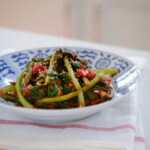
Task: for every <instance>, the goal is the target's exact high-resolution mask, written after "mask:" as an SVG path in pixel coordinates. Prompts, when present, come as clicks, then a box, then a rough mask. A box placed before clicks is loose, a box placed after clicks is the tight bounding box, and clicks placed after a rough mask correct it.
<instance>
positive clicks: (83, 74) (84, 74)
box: [77, 69, 89, 77]
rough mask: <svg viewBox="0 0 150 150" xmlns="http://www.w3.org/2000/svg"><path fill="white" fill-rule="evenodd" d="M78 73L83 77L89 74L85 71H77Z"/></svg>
mask: <svg viewBox="0 0 150 150" xmlns="http://www.w3.org/2000/svg"><path fill="white" fill-rule="evenodd" d="M77 73H78V74H79V75H80V76H82V77H86V76H87V74H88V73H89V72H88V70H85V69H77Z"/></svg>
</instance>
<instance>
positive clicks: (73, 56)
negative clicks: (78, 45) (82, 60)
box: [71, 52, 76, 60]
mask: <svg viewBox="0 0 150 150" xmlns="http://www.w3.org/2000/svg"><path fill="white" fill-rule="evenodd" d="M71 53H72V58H73V59H74V60H75V59H76V55H75V54H74V52H71Z"/></svg>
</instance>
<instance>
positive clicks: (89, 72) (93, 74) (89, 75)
mask: <svg viewBox="0 0 150 150" xmlns="http://www.w3.org/2000/svg"><path fill="white" fill-rule="evenodd" d="M95 76H96V73H95V72H93V71H91V70H88V74H87V76H86V77H87V78H88V79H93V78H95Z"/></svg>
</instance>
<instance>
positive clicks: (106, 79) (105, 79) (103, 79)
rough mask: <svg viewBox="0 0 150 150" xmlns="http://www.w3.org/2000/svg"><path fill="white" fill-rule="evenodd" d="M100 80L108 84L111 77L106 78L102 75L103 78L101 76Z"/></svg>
mask: <svg viewBox="0 0 150 150" xmlns="http://www.w3.org/2000/svg"><path fill="white" fill-rule="evenodd" d="M100 81H101V82H107V84H110V83H111V81H112V79H111V78H107V77H103V78H101V80H100Z"/></svg>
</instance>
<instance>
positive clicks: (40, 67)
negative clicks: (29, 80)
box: [32, 64, 44, 74]
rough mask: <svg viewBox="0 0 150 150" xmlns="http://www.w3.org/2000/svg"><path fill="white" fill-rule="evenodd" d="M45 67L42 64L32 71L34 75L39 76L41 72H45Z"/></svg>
mask: <svg viewBox="0 0 150 150" xmlns="http://www.w3.org/2000/svg"><path fill="white" fill-rule="evenodd" d="M43 70H44V68H43V65H42V64H38V65H37V66H36V67H35V69H34V70H33V71H32V74H39V72H40V71H43Z"/></svg>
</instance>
